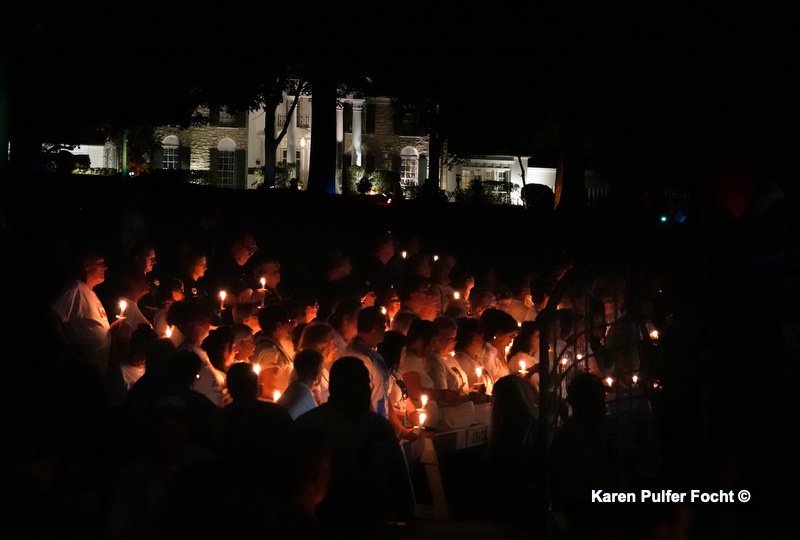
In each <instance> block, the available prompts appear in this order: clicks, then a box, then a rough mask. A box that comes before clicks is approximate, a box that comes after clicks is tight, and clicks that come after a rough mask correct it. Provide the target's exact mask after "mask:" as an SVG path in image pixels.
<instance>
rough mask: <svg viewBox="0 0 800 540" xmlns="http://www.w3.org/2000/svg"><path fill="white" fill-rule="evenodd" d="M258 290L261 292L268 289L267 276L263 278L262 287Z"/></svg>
mask: <svg viewBox="0 0 800 540" xmlns="http://www.w3.org/2000/svg"><path fill="white" fill-rule="evenodd" d="M258 290H259V291H261V292H264V291H266V290H267V278H265V277H262V278H261V288H260V289H258Z"/></svg>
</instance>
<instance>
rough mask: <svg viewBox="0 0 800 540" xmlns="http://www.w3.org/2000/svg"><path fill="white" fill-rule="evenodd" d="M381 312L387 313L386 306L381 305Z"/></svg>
mask: <svg viewBox="0 0 800 540" xmlns="http://www.w3.org/2000/svg"><path fill="white" fill-rule="evenodd" d="M381 313H383V314H384V315H386V314H387V313H388V311H386V308H385V307H384V306H381Z"/></svg>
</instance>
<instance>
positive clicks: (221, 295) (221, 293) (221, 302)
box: [219, 291, 228, 311]
mask: <svg viewBox="0 0 800 540" xmlns="http://www.w3.org/2000/svg"><path fill="white" fill-rule="evenodd" d="M226 296H228V293H226V292H225V291H219V309H220V311H222V310H223V309H225V297H226Z"/></svg>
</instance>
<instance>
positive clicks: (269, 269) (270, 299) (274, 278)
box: [253, 258, 284, 307]
mask: <svg viewBox="0 0 800 540" xmlns="http://www.w3.org/2000/svg"><path fill="white" fill-rule="evenodd" d="M253 275H254V276H255V277H256V278H257V279H258V283H259V289H258V294H257V295H256V296H255V299H256V300H258V299H259V297H260V301H261V306H262V307H266V306H274V305H275V304H280V303H281V302H283V300H284V298H283V294H281V292H280V290H279V289H278V285H280V282H281V263H280V261H278V259H275V258H267V259H264V260H262V261H261V262H259V263H258V264H257V265H256V267H255V269H254V270H253Z"/></svg>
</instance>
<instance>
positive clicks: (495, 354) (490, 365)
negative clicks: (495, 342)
mask: <svg viewBox="0 0 800 540" xmlns="http://www.w3.org/2000/svg"><path fill="white" fill-rule="evenodd" d="M480 356H481V361H482V362H483V365H484V366H485V367H486V370H487V371H488V372H489V376H490V377H491V378H492V382H497V381H498V380H499V379H501V378H503V377H505V376H506V375H508V374H509V370H508V362H506V360H505V358H503V355H502V354H500V351H498V350H497V349H495V348H494V347H493V346H492V344H491V343H488V342H487V343H484V344H483V349H482V350H481V355H480Z"/></svg>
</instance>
